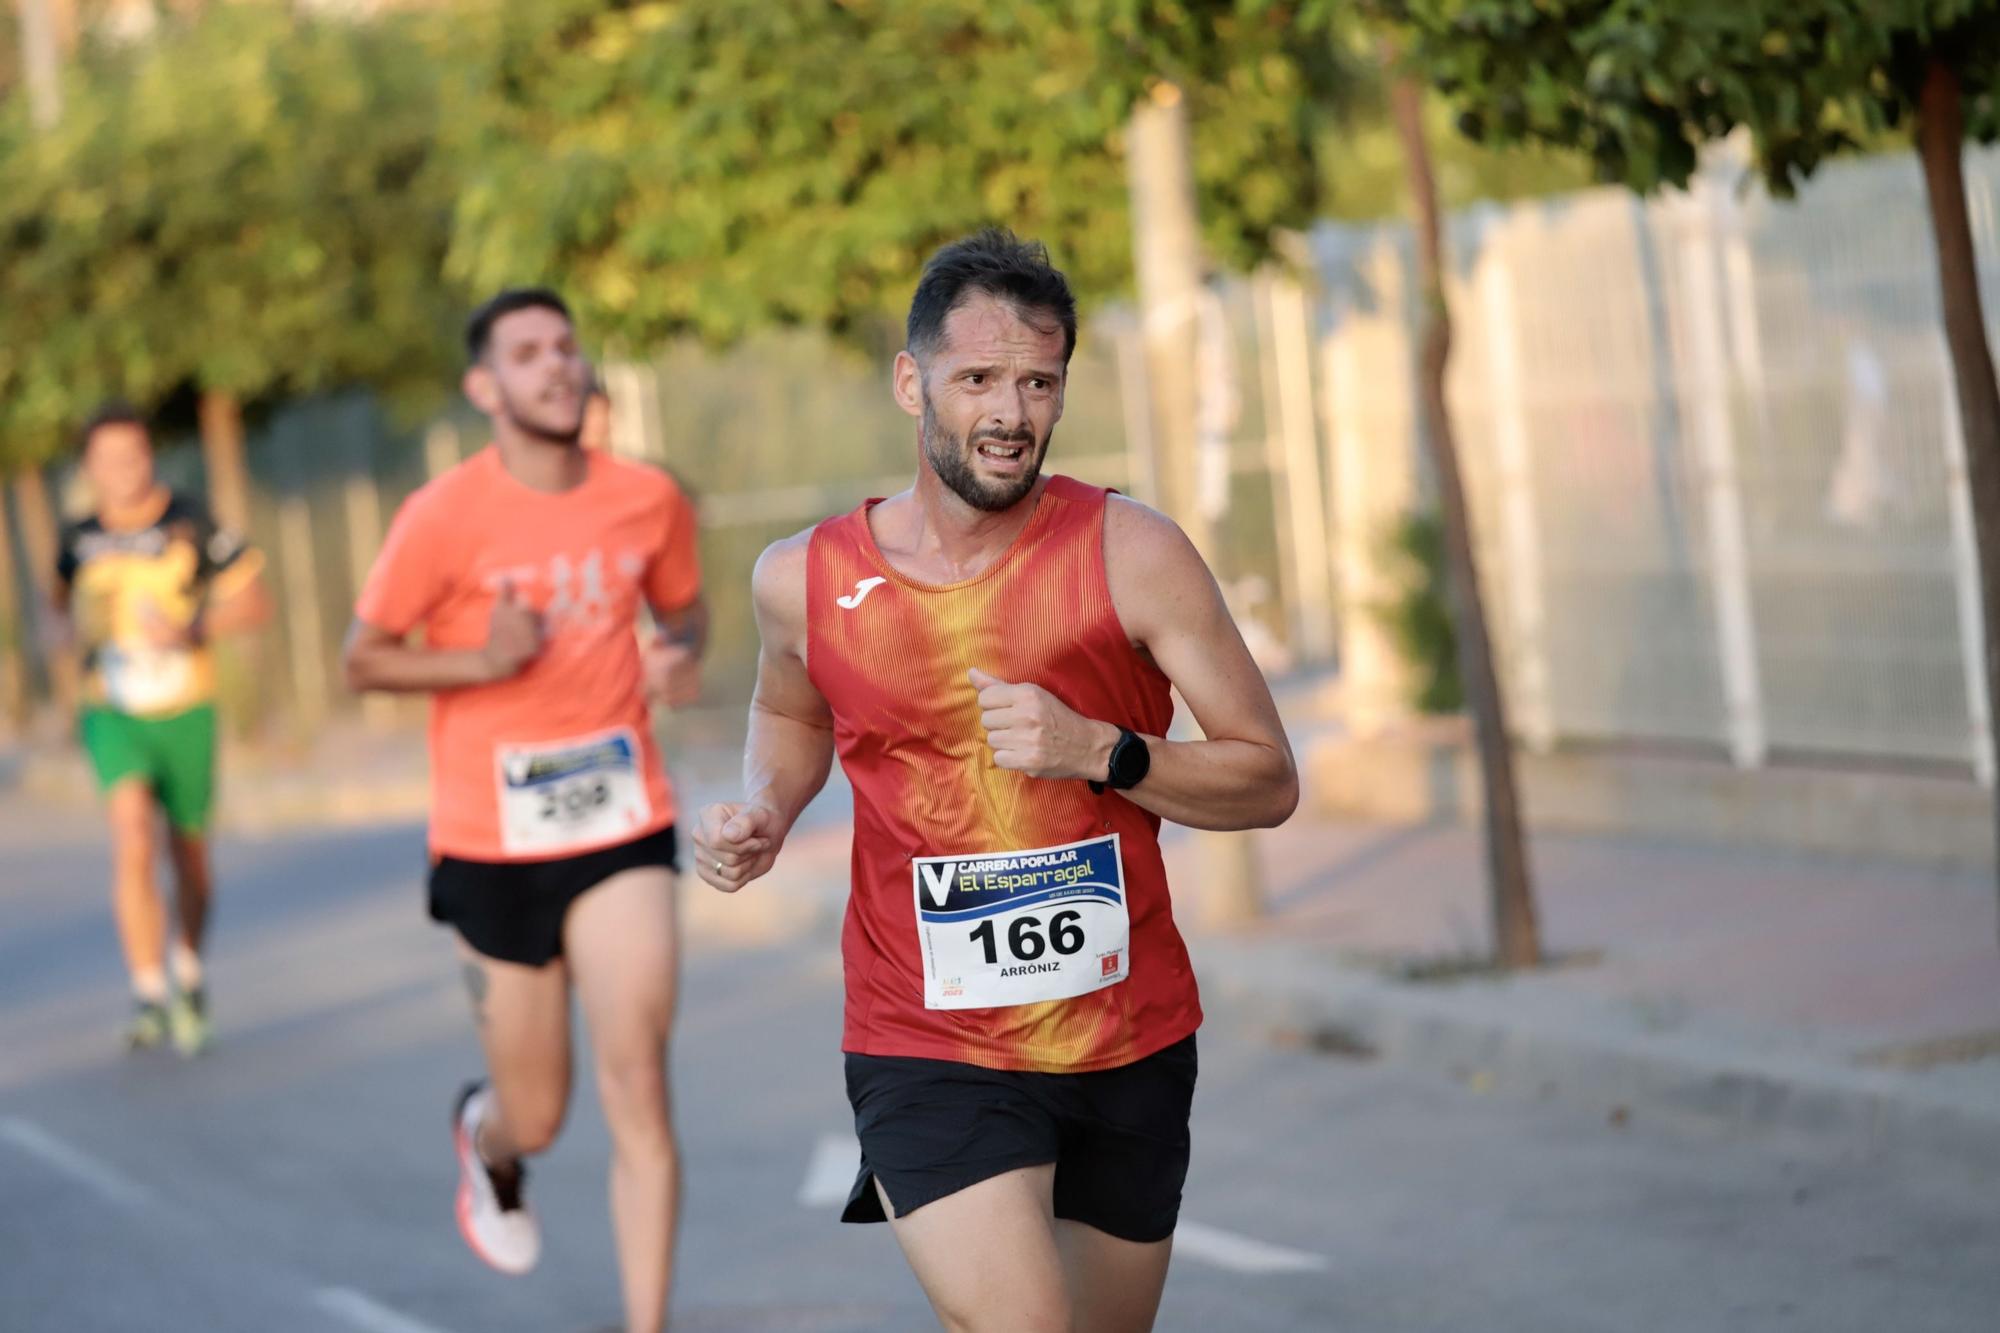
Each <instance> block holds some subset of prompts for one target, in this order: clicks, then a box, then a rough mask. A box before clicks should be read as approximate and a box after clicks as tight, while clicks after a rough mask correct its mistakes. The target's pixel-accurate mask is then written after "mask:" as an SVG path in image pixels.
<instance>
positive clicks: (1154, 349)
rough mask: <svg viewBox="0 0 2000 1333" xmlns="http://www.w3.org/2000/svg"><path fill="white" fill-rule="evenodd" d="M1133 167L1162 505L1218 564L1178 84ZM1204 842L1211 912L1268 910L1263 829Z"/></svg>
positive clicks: (1143, 122)
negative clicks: (1207, 492)
mask: <svg viewBox="0 0 2000 1333" xmlns="http://www.w3.org/2000/svg"><path fill="white" fill-rule="evenodd" d="M1126 169H1127V171H1128V173H1129V176H1130V185H1131V197H1132V254H1133V263H1134V267H1135V268H1136V269H1137V270H1138V279H1139V317H1140V330H1139V332H1140V338H1141V342H1142V345H1143V346H1144V348H1145V362H1146V383H1147V388H1148V395H1147V396H1148V399H1149V400H1150V403H1151V406H1152V411H1151V414H1150V416H1151V432H1150V433H1151V436H1152V440H1153V444H1154V448H1155V450H1156V451H1157V452H1156V456H1155V459H1154V467H1153V475H1154V477H1155V479H1156V481H1157V482H1158V485H1159V492H1160V507H1161V508H1162V509H1164V510H1165V511H1166V513H1167V514H1168V515H1169V516H1170V517H1172V518H1173V519H1174V521H1175V522H1177V523H1179V524H1180V525H1181V528H1182V530H1183V531H1185V532H1186V533H1187V535H1188V537H1189V539H1190V540H1191V541H1193V542H1194V544H1195V548H1196V549H1197V550H1199V551H1200V552H1201V554H1202V558H1203V559H1205V560H1207V561H1208V563H1209V567H1210V568H1214V566H1215V563H1216V560H1215V534H1214V532H1213V531H1212V528H1211V525H1210V524H1209V522H1208V520H1207V518H1206V517H1205V516H1204V514H1203V512H1202V505H1201V502H1200V495H1199V486H1198V483H1197V480H1196V469H1197V462H1196V457H1195V454H1196V439H1195V423H1196V421H1197V419H1198V415H1199V406H1200V404H1199V399H1198V394H1197V387H1196V386H1197V380H1196V376H1195V340H1196V338H1197V336H1198V327H1199V326H1198V324H1197V322H1196V321H1197V318H1198V315H1199V311H1200V308H1201V307H1200V302H1201V298H1202V264H1201V224H1200V214H1199V212H1198V211H1197V208H1196V204H1195V191H1194V159H1193V155H1192V152H1191V151H1190V148H1189V144H1188V123H1187V99H1186V98H1185V97H1184V96H1183V95H1182V93H1181V90H1180V89H1179V88H1177V87H1175V86H1174V85H1173V84H1171V83H1160V84H1157V85H1155V86H1154V88H1153V90H1152V92H1151V93H1150V94H1149V95H1148V96H1147V97H1145V98H1143V99H1141V100H1140V102H1139V104H1138V105H1137V106H1136V107H1134V108H1133V110H1132V122H1131V126H1130V130H1129V132H1128V134H1127V136H1126ZM1196 846H1197V848H1198V849H1199V850H1198V854H1197V857H1196V864H1197V866H1198V867H1199V870H1198V873H1199V875H1200V877H1201V881H1202V898H1201V901H1202V915H1203V917H1204V919H1206V920H1207V921H1209V922H1211V923H1214V924H1218V925H1239V924H1242V923H1245V922H1249V921H1254V920H1256V919H1257V918H1258V917H1260V916H1262V915H1263V913H1264V890H1263V876H1262V873H1261V870H1260V868H1259V866H1258V862H1257V843H1256V840H1255V835H1254V834H1251V833H1248V832H1237V833H1215V832H1203V833H1200V834H1198V835H1197V837H1196Z"/></svg>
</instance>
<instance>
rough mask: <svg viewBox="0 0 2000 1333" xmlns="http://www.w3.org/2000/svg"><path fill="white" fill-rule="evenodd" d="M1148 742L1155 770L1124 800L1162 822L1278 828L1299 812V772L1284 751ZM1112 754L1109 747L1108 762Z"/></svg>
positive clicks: (1250, 745)
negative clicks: (1294, 811)
mask: <svg viewBox="0 0 2000 1333" xmlns="http://www.w3.org/2000/svg"><path fill="white" fill-rule="evenodd" d="M1112 739H1113V740H1114V741H1115V740H1116V732H1115V729H1114V731H1113V733H1112ZM1145 740H1146V749H1147V750H1148V752H1150V754H1151V756H1152V766H1151V768H1150V769H1148V770H1147V773H1146V778H1145V780H1144V781H1143V782H1141V783H1140V784H1139V785H1138V786H1136V787H1134V788H1132V789H1131V790H1129V791H1125V792H1121V793H1120V795H1122V796H1124V798H1125V799H1126V800H1128V801H1131V802H1132V803H1133V804H1134V805H1137V806H1139V807H1141V808H1142V809H1146V810H1150V811H1152V812H1153V813H1154V814H1156V815H1158V816H1160V818H1162V819H1167V820H1171V821H1173V822H1174V823H1176V824H1184V825H1186V826H1187V827H1189V828H1198V829H1247V828H1274V827H1276V826H1277V825H1279V824H1282V823H1284V822H1285V820H1286V819H1288V818H1290V816H1291V813H1292V811H1293V810H1294V809H1296V808H1297V807H1298V803H1299V775H1298V769H1297V767H1296V766H1295V765H1294V763H1293V761H1292V756H1291V755H1290V753H1288V752H1287V751H1286V750H1285V749H1283V748H1282V747H1279V746H1271V745H1260V744H1258V743H1257V742H1255V741H1240V740H1204V741H1167V740H1159V739H1157V738H1155V737H1152V736H1148V737H1146V738H1145ZM1110 755H1111V748H1110V745H1109V744H1107V745H1106V746H1105V749H1104V756H1105V759H1106V761H1107V763H1108V761H1109V759H1110Z"/></svg>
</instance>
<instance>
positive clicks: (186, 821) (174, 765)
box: [82, 704, 215, 833]
mask: <svg viewBox="0 0 2000 1333" xmlns="http://www.w3.org/2000/svg"><path fill="white" fill-rule="evenodd" d="M82 731H83V748H84V750H85V751H87V752H88V753H89V755H90V762H91V765H92V766H93V767H94V768H96V770H97V786H98V789H99V790H100V791H110V790H111V789H112V787H114V786H116V785H117V784H118V783H120V782H123V781H125V780H126V779H127V778H133V777H139V778H144V779H145V780H146V785H147V786H149V787H151V788H152V789H153V794H154V795H155V796H157V797H159V799H160V805H161V807H162V808H164V809H165V810H166V812H167V821H168V822H169V823H171V824H172V825H173V826H174V828H175V829H177V830H179V831H180V832H182V833H200V832H201V831H202V830H203V829H204V828H206V827H207V826H208V813H209V807H210V806H211V805H212V804H213V803H214V798H215V705H213V704H198V705H196V706H195V707H193V708H190V709H188V710H187V711H186V712H183V713H174V714H171V715H169V716H167V717H133V716H132V715H131V714H129V713H120V712H117V711H116V710H114V709H110V708H87V709H85V710H84V713H83V723H82Z"/></svg>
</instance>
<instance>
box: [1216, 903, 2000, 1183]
mask: <svg viewBox="0 0 2000 1333" xmlns="http://www.w3.org/2000/svg"><path fill="white" fill-rule="evenodd" d="M1190 944H1191V950H1192V952H1193V955H1194V963H1195V972H1196V975H1197V977H1198V978H1199V980H1200V983H1201V985H1202V988H1203V992H1204V994H1205V995H1206V996H1207V997H1208V998H1209V999H1211V1000H1212V1001H1219V1002H1221V1003H1224V1004H1227V1005H1229V1006H1231V1007H1234V1008H1236V1009H1238V1010H1239V1011H1242V1012H1245V1013H1247V1014H1249V1015H1250V1016H1251V1017H1252V1018H1253V1019H1254V1020H1256V1021H1259V1022H1262V1023H1264V1024H1266V1025H1268V1026H1271V1027H1274V1028H1280V1029H1285V1030H1288V1031H1290V1032H1293V1033H1298V1034H1301V1035H1304V1036H1307V1037H1313V1036H1327V1035H1336V1036H1338V1037H1340V1038H1346V1039H1352V1040H1353V1041H1357V1042H1359V1043H1362V1044H1365V1045H1366V1046H1367V1047H1370V1048H1373V1049H1374V1050H1375V1051H1377V1052H1379V1053H1380V1054H1381V1055H1382V1056H1383V1057H1385V1058H1388V1059H1392V1060H1395V1061H1397V1062H1399V1063H1405V1064H1411V1065H1417V1066H1422V1067H1428V1068H1433V1069H1437V1070H1440V1071H1443V1072H1446V1073H1450V1074H1453V1075H1455V1076H1458V1077H1461V1078H1464V1079H1467V1080H1469V1081H1473V1082H1474V1084H1475V1086H1480V1087H1486V1086H1491V1087H1494V1088H1496V1089H1503V1090H1507V1091H1515V1092H1523V1093H1528V1094H1531V1095H1555V1096H1558V1097H1561V1098H1563V1099H1564V1100H1568V1101H1572V1102H1578V1101H1580V1102H1586V1103H1594V1104H1596V1105H1599V1106H1602V1107H1603V1108H1605V1110H1606V1111H1607V1112H1608V1113H1611V1114H1614V1115H1620V1116H1622V1115H1631V1114H1649V1115H1657V1116H1662V1117H1666V1118H1670V1119H1676V1120H1689V1121H1693V1122H1696V1123H1699V1124H1703V1125H1706V1126H1710V1127H1727V1128H1732V1129H1737V1130H1744V1131H1751V1132H1771V1133H1792V1134H1799V1135H1803V1136H1807V1137H1809V1138H1812V1139H1814V1140H1816V1141H1818V1142H1819V1143H1820V1144H1821V1145H1823V1146H1826V1147H1831V1148H1835V1149H1837V1150H1840V1151H1844V1152H1854V1153H1860V1154H1865V1155H1869V1156H1880V1155H1909V1156H1914V1157H1919V1158H1925V1159H1931V1160H1934V1161H1937V1162H1940V1163H1943V1164H1946V1165H1951V1166H1955V1167H1962V1168H1969V1169H1973V1170H1979V1171H1988V1172H1991V1171H2000V1104H1995V1103H1991V1102H1988V1101H1986V1100H1983V1099H1980V1098H1978V1097H1972V1096H1954V1095H1952V1093H1951V1092H1950V1091H1949V1090H1944V1089H1934V1088H1928V1087H1925V1086H1923V1085H1922V1084H1920V1083H1919V1082H1917V1080H1916V1077H1915V1076H1912V1075H1910V1074H1908V1073H1904V1072H1901V1071H1896V1070H1886V1069H1865V1068H1857V1067H1853V1066H1851V1065H1847V1064H1844V1063H1841V1062H1840V1061H1839V1059H1838V1058H1837V1057H1833V1056H1827V1055H1820V1054H1816V1053H1808V1052H1802V1051H1799V1050H1795V1049H1782V1048H1772V1049H1766V1048H1762V1047H1759V1046H1757V1045H1754V1044H1751V1043H1749V1042H1738V1041H1731V1040H1727V1039H1724V1038H1719V1037H1717V1036H1715V1035H1712V1034H1695V1033H1690V1032H1685V1031H1678V1032H1677V1031H1657V1032H1654V1031H1647V1030H1645V1029H1644V1028H1643V1027H1641V1026H1640V1025H1638V1024H1637V1023H1635V1022H1625V1021H1620V1020H1619V1019H1618V1018H1617V1017H1616V1016H1607V1015H1605V1014H1603V1013H1601V1012H1590V1011H1591V1010H1592V1009H1593V1008H1596V1009H1602V1008H1603V1007H1604V1006H1603V1005H1601V1004H1598V1003H1595V1002H1593V1001H1592V1000H1590V999H1587V998H1584V997H1579V996H1577V995H1575V994H1574V993H1570V994H1567V995H1558V994H1554V993H1550V992H1548V991H1547V990H1546V989H1544V990H1542V991H1540V992H1539V993H1537V992H1535V991H1534V990H1532V989H1531V988H1533V987H1535V986H1536V984H1537V981H1536V979H1534V978H1529V979H1524V980H1509V979H1493V980H1478V981H1464V982H1457V983H1451V984H1435V983H1422V984H1418V983H1408V982H1399V981H1395V980H1391V979H1389V978H1385V977H1382V976H1380V975H1377V974H1374V973H1370V972H1366V971H1363V970H1361V969H1359V968H1356V967H1353V966H1352V965H1348V964H1343V963H1341V962H1339V961H1337V960H1335V959H1333V958H1331V957H1329V956H1327V954H1326V953H1325V952H1324V951H1322V950H1319V949H1314V948H1310V947H1306V946H1301V945H1296V944H1293V943H1291V942H1288V941H1279V940H1244V939H1230V938H1224V937H1218V936H1209V937H1203V938H1199V939H1196V940H1192V941H1190Z"/></svg>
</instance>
